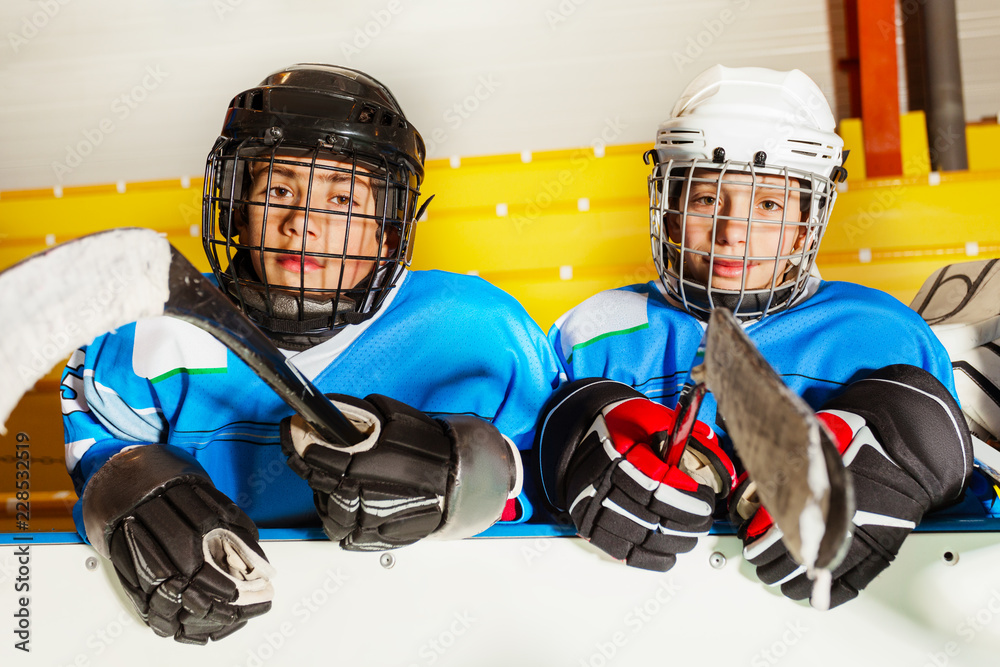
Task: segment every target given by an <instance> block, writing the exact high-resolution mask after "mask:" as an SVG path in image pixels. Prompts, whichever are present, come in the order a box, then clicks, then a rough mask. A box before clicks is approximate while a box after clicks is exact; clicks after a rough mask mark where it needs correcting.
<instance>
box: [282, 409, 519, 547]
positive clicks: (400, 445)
mask: <svg viewBox="0 0 1000 667" xmlns="http://www.w3.org/2000/svg"><path fill="white" fill-rule="evenodd" d="M328 397H329V398H330V400H332V401H333V402H334V404H335V405H336V406H337V407H338V408H339V409H340V411H341V412H343V413H344V415H345V416H346V417H347V418H348V419H350V420H351V421H352V422H354V424H355V426H357V427H358V428H359V429H360V430H361V431H362V432H363V433H365V434H367V436H368V437H367V438H366V439H365V440H363V441H362V442H361V443H359V444H357V445H353V446H351V447H343V446H341V445H335V444H330V443H327V442H324V441H323V440H322V439H321V438H320V437H319V436H318V435H317V434H316V433H315V431H313V429H312V428H310V427H309V425H308V424H307V423H306V422H305V420H303V419H302V418H301V417H300V416H299V415H293V416H292V417H288V418H286V419H285V420H283V421H282V422H281V447H282V449H283V450H284V452H285V454H286V455H287V456H288V465H289V467H291V469H292V470H294V471H295V473H296V474H298V475H299V476H300V477H302V478H303V479H304V480H306V481H307V482H308V483H309V486H310V487H312V489H313V497H314V501H315V503H316V509H317V511H318V512H319V515H320V518H321V519H322V521H323V530H324V532H325V533H326V534H327V536H328V537H329V538H330V539H331V540H333V541H335V542H339V543H340V545H341V546H342V547H344V548H345V549H350V550H354V551H381V550H384V549H394V548H396V547H402V546H406V545H408V544H412V543H414V542H416V541H417V540H420V539H422V538H424V537H427V536H429V535H432V534H433V535H434V536H435V537H436V538H440V539H459V538H462V537H470V536H472V535H475V534H477V533H480V532H482V531H483V530H485V529H487V528H489V527H490V526H491V525H493V524H494V523H495V522H496V521H497V520H498V519H499V518H500V516H501V514H502V513H503V509H504V506H505V505H506V504H507V500H508V499H509V498H514V497H516V496H517V494H518V493H519V492H520V489H521V457H520V455H519V454H518V453H517V450H516V448H515V447H514V445H513V443H511V442H510V441H509V440H507V439H506V438H505V437H504V436H503V435H501V434H500V432H499V431H498V430H497V429H496V428H495V427H494V426H493V425H492V424H490V423H489V422H486V421H483V420H482V419H478V418H476V417H470V416H466V415H454V416H450V417H448V418H447V419H443V420H436V419H431V418H430V417H428V416H427V415H425V414H424V413H423V412H420V411H419V410H416V409H414V408H411V407H410V406H408V405H406V404H405V403H401V402H399V401H396V400H393V399H391V398H388V397H386V396H379V395H377V394H372V395H370V396H368V397H366V398H365V399H364V400H361V399H358V398H354V397H351V396H343V395H340V394H330V395H328Z"/></svg>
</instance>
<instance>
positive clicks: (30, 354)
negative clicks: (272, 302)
mask: <svg viewBox="0 0 1000 667" xmlns="http://www.w3.org/2000/svg"><path fill="white" fill-rule="evenodd" d="M0 312H3V313H4V314H5V317H6V318H7V323H6V324H5V325H4V328H3V333H2V335H0V377H2V378H3V382H2V383H0V432H2V430H3V424H4V423H5V422H6V421H7V418H8V417H9V416H10V413H11V412H12V411H13V410H14V407H15V406H16V405H17V403H18V401H20V400H21V396H23V395H24V393H25V392H27V391H28V390H29V389H31V387H32V386H34V384H35V382H37V381H38V380H39V379H41V378H42V377H43V376H44V375H45V374H46V373H47V372H48V371H49V370H50V369H51V368H52V367H53V366H55V365H56V364H57V363H58V362H59V361H61V360H62V359H65V358H66V357H68V356H69V355H70V354H71V353H72V352H73V351H74V350H75V349H77V348H78V347H80V346H81V345H87V344H89V343H90V342H91V341H92V340H93V339H94V338H95V337H97V336H99V335H100V334H103V333H105V332H108V331H113V330H114V329H116V328H118V327H120V326H124V325H125V324H128V323H130V322H134V321H136V320H139V319H142V318H144V317H156V316H160V315H168V316H170V317H175V318H178V319H182V320H184V321H186V322H190V323H191V324H193V325H195V326H197V327H199V328H200V329H203V330H205V331H207V332H209V333H210V334H212V335H213V336H215V337H216V338H217V339H219V341H220V342H222V344H223V345H225V346H226V347H228V348H229V349H230V350H232V351H233V353H234V354H235V355H236V356H237V357H239V358H240V359H241V360H243V361H244V362H245V363H246V364H247V365H248V366H250V368H251V369H253V371H254V372H255V373H257V375H259V376H260V378H261V379H262V380H264V382H266V383H267V384H268V385H269V386H270V387H271V388H272V389H274V391H275V392H276V393H277V394H278V396H280V397H281V398H282V399H283V400H284V401H285V402H286V403H287V404H288V405H289V406H290V407H291V408H292V409H293V410H295V411H296V412H298V413H299V414H301V415H302V416H303V418H304V419H305V420H306V421H307V422H308V423H309V424H310V425H311V426H312V427H313V428H314V429H315V430H316V431H317V433H319V434H320V436H321V437H323V438H324V439H326V440H328V441H329V442H331V443H340V444H343V445H347V446H350V445H353V444H356V443H357V442H360V441H361V440H362V439H363V436H362V434H361V433H359V432H358V430H357V429H356V428H355V427H354V425H353V424H351V422H350V421H348V420H347V418H346V417H344V415H343V414H342V413H341V412H340V411H339V410H338V409H337V408H336V407H335V406H334V405H333V403H331V402H330V401H329V400H328V399H327V398H326V397H325V396H324V395H323V394H322V393H321V392H320V391H319V390H318V389H316V388H315V387H314V386H313V385H312V383H310V382H309V380H308V379H306V378H305V377H304V376H303V375H302V374H301V373H300V372H299V371H298V369H296V368H295V367H294V366H293V365H292V364H291V363H289V362H288V361H287V360H286V359H285V357H284V355H283V354H282V353H281V351H280V350H278V348H277V347H275V346H274V344H273V343H272V342H271V341H270V340H269V339H268V338H267V337H266V336H265V335H264V334H263V333H261V331H260V330H259V329H258V328H257V327H256V326H255V325H254V324H253V323H252V322H251V321H250V320H249V319H247V317H246V316H245V315H244V314H243V313H242V312H241V311H240V310H239V309H238V308H236V306H235V305H233V303H232V302H231V301H230V300H229V299H228V298H226V296H225V295H224V294H222V292H220V291H219V290H218V289H217V288H216V287H215V286H214V285H213V284H212V283H210V282H209V281H208V280H206V279H205V278H204V276H202V275H201V274H200V273H199V272H198V270H197V269H195V268H194V266H192V265H191V263H190V262H188V261H187V259H185V258H184V256H183V255H181V254H180V253H179V252H178V251H177V250H176V249H175V248H174V247H173V246H171V245H170V243H168V242H167V240H166V239H165V238H164V237H162V236H160V235H159V234H158V233H156V232H154V231H152V230H149V229H138V228H123V229H115V230H110V231H106V232H99V233H97V234H90V235H88V236H83V237H81V238H78V239H75V240H72V241H68V242H66V243H63V244H61V245H58V246H56V247H54V248H51V249H49V250H46V251H43V252H41V253H38V254H36V255H32V256H31V257H28V258H26V259H24V260H22V261H20V262H18V263H17V264H15V265H13V266H11V267H9V268H8V269H6V270H4V271H3V272H0Z"/></svg>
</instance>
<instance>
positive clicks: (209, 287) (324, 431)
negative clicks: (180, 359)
mask: <svg viewBox="0 0 1000 667" xmlns="http://www.w3.org/2000/svg"><path fill="white" fill-rule="evenodd" d="M170 254H171V257H170V277H169V288H170V298H169V299H167V302H166V303H165V304H164V306H163V312H164V315H169V316H170V317H175V318H177V319H181V320H184V321H185V322H190V323H191V324H193V325H195V326H196V327H198V328H200V329H203V330H205V331H207V332H208V333H210V334H212V335H213V336H215V337H216V338H217V339H219V341H220V342H221V343H222V344H223V345H225V346H226V347H228V348H229V349H230V350H232V351H233V354H235V355H236V356H237V357H239V358H240V359H241V360H242V361H243V362H244V363H245V364H246V365H247V366H249V367H250V368H251V369H253V371H254V373H256V374H257V375H258V376H259V377H260V379H262V380H263V381H264V382H266V383H267V384H268V386H269V387H271V389H273V390H274V391H275V393H277V394H278V396H280V397H281V398H282V400H284V401H285V403H287V404H288V405H289V406H290V407H291V408H292V409H293V410H295V411H296V412H297V413H299V414H300V415H301V416H302V418H303V419H305V420H306V422H308V423H309V425H310V426H312V427H313V429H315V431H316V432H317V433H318V434H319V435H320V437H322V438H323V439H324V440H326V441H327V442H330V443H339V444H342V445H345V446H351V445H355V444H357V443H359V442H361V441H362V440H364V435H363V434H362V433H361V432H359V431H358V429H357V428H355V427H354V425H353V424H352V423H351V422H350V421H348V419H347V418H346V417H344V415H343V413H342V412H341V411H340V410H338V409H337V407H336V406H335V405H334V404H333V403H331V402H330V400H329V399H328V398H327V397H326V396H324V395H323V393H322V392H320V391H319V390H318V389H316V387H314V386H313V384H312V383H311V382H310V381H309V380H308V379H307V378H306V377H305V376H303V375H302V373H301V372H300V371H299V370H298V369H297V368H295V367H294V366H293V365H292V364H291V363H290V362H289V361H288V360H287V359H285V356H284V355H283V354H282V353H281V351H280V350H279V349H278V348H277V347H276V346H275V345H274V343H272V342H271V340H270V339H269V338H268V337H267V336H265V335H264V334H263V333H261V331H260V329H258V328H257V327H256V326H255V325H254V323H253V322H251V321H250V320H249V319H248V318H247V316H246V315H244V314H243V312H242V311H240V310H239V309H238V308H236V306H235V305H234V304H233V303H232V302H231V301H230V300H229V299H228V298H226V296H225V295H224V294H223V293H222V292H221V291H219V289H218V288H216V287H215V285H213V284H212V283H210V282H209V281H208V280H206V279H205V277H204V276H202V275H201V274H200V273H199V272H198V270H197V269H195V267H194V266H192V265H191V263H190V262H189V261H188V260H187V259H186V258H185V257H184V256H183V255H181V254H180V253H179V252H178V251H177V249H176V248H174V247H173V246H171V248H170Z"/></svg>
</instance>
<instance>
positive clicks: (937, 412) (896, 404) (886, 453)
mask: <svg viewBox="0 0 1000 667" xmlns="http://www.w3.org/2000/svg"><path fill="white" fill-rule="evenodd" d="M816 416H817V417H818V418H819V420H820V421H821V422H822V423H823V424H824V425H825V426H826V431H827V432H826V433H823V434H822V437H829V438H831V439H832V440H833V442H834V444H835V445H836V446H837V448H838V449H839V450H840V452H841V454H842V455H843V457H844V465H845V466H846V468H847V470H848V472H849V473H850V475H851V478H852V482H853V485H854V496H855V506H856V511H855V514H854V528H853V533H854V538H853V540H852V541H851V546H850V548H849V550H848V552H847V555H846V556H845V558H844V560H843V562H842V563H841V564H840V565H839V566H838V567H837V568H836V569H835V570H834V571H833V572H832V576H833V587H832V590H831V591H830V607H831V608H832V607H835V606H837V605H839V604H843V603H844V602H847V601H848V600H852V599H854V598H855V597H857V595H858V591H860V590H862V589H863V588H864V587H865V586H867V585H868V584H869V583H871V581H872V580H873V579H875V577H876V576H878V574H879V573H880V572H882V571H883V570H884V569H886V568H887V567H889V564H890V563H891V562H892V560H893V559H894V558H895V556H896V553H897V552H898V551H899V548H900V546H902V544H903V540H905V539H906V536H907V535H909V534H910V532H911V531H912V530H913V529H914V528H915V527H916V526H917V524H919V523H920V520H921V519H922V518H923V517H924V515H925V514H926V513H927V512H930V511H933V510H935V509H937V508H940V507H943V506H945V505H947V504H949V503H952V502H954V501H956V500H958V499H959V498H960V496H961V494H962V491H963V489H964V486H965V483H966V481H967V480H968V478H969V475H970V474H971V471H972V445H971V442H970V439H969V435H968V428H967V426H966V423H965V420H964V419H963V417H962V412H961V410H960V409H959V407H958V404H957V403H956V401H955V399H954V398H953V397H952V396H951V394H950V393H949V392H948V390H947V389H946V388H945V387H944V386H943V385H942V384H941V383H940V382H938V380H937V378H935V377H934V376H933V375H931V374H930V373H928V372H927V371H924V370H922V369H920V368H917V367H915V366H906V365H895V366H887V367H885V368H883V369H881V370H879V371H876V372H875V373H873V374H872V375H871V376H869V377H868V378H866V379H864V380H860V381H858V382H855V383H853V384H851V385H850V386H849V387H848V388H847V389H846V390H845V391H844V392H843V393H842V394H841V395H840V396H838V397H837V398H835V399H833V400H832V401H829V402H828V403H827V404H826V405H824V406H823V409H822V410H820V411H819V412H818V413H817V414H816ZM758 508H759V503H757V501H756V497H755V492H754V487H753V483H752V482H751V481H750V480H748V479H746V476H745V475H744V476H742V477H741V479H740V482H739V483H738V485H737V489H736V491H735V492H734V493H733V496H732V499H731V502H730V516H731V518H732V520H733V522H734V523H735V524H736V525H737V526H738V527H739V529H738V534H739V536H740V537H741V538H742V539H743V544H744V550H743V554H744V556H745V557H746V558H747V560H748V561H750V562H751V563H752V564H753V565H755V566H756V567H757V576H758V577H759V578H760V580H761V581H763V582H764V583H766V584H769V585H774V586H779V585H780V586H781V592H782V593H784V594H785V595H786V596H787V597H790V598H792V599H794V600H804V599H806V598H808V597H809V596H810V593H811V592H812V582H811V581H810V580H809V579H808V578H807V576H806V574H805V568H803V567H802V566H800V565H799V564H798V563H796V562H795V561H794V560H792V558H791V556H790V555H789V554H788V552H787V550H786V549H785V547H784V544H783V543H782V542H781V531H780V530H779V529H778V527H777V526H775V525H773V524H772V522H771V518H770V516H769V515H768V513H767V511H766V510H765V509H763V508H760V509H758Z"/></svg>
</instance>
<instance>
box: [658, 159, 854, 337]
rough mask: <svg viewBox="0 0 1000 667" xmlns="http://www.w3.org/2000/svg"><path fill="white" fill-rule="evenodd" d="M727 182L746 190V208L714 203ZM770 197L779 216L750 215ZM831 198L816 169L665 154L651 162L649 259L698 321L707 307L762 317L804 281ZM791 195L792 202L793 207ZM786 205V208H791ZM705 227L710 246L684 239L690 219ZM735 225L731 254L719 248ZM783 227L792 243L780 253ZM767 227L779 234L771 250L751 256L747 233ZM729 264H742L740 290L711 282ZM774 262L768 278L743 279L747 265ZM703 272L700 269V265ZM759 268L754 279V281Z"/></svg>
mask: <svg viewBox="0 0 1000 667" xmlns="http://www.w3.org/2000/svg"><path fill="white" fill-rule="evenodd" d="M693 188H697V190H698V193H699V194H698V198H699V199H701V198H703V197H705V196H706V193H708V196H712V195H713V193H714V202H715V203H714V205H704V204H702V205H698V206H696V205H694V204H693V203H692V201H691V199H692V197H691V195H692V189H693ZM729 188H743V189H745V190H746V191H747V192H748V193H749V202H750V206H749V207H748V210H746V211H743V210H740V211H735V212H734V211H732V210H727V211H725V213H726V214H724V211H723V207H721V206H720V205H719V202H720V201H721V200H722V199H723V197H725V196H726V191H727V190H728V189H729ZM758 198H761V199H770V200H773V201H776V202H782V210H781V215H780V219H777V216H773V218H767V217H765V218H761V217H760V216H759V215H757V214H755V213H754V210H755V209H756V206H755V204H754V203H755V202H757V201H758ZM835 198H836V187H835V184H834V182H833V181H832V180H831V179H829V178H826V177H824V176H821V175H819V174H816V173H813V172H809V171H803V170H798V169H791V168H787V167H771V166H767V167H765V166H763V165H760V164H754V163H748V162H735V161H723V162H721V163H720V162H715V161H709V160H698V159H696V160H670V161H667V162H659V163H656V164H654V166H653V171H652V174H651V175H650V177H649V201H650V206H649V213H650V241H651V245H652V253H653V262H654V264H655V266H656V270H657V272H658V274H659V276H660V280H661V283H662V284H663V287H664V289H665V290H666V292H667V293H668V294H669V295H670V296H672V297H673V298H674V299H676V301H677V302H678V303H679V305H681V307H683V308H684V309H685V310H687V311H688V312H690V313H691V314H693V315H695V316H696V317H698V318H699V319H707V318H708V314H709V313H710V311H711V310H712V309H713V308H716V307H719V306H722V307H726V308H729V309H730V310H732V311H733V312H734V313H735V314H736V315H737V316H738V317H739V318H740V319H743V320H753V319H760V318H762V317H764V316H766V315H768V314H770V313H774V312H777V311H779V310H782V309H784V308H788V307H789V306H791V305H792V304H793V303H794V302H795V299H796V297H798V296H799V295H800V294H801V293H802V291H803V290H804V288H805V286H806V281H807V279H808V277H809V275H810V272H811V271H812V269H813V266H814V264H815V261H816V253H817V252H818V250H819V245H820V241H821V240H822V236H823V233H824V231H825V229H826V225H827V223H828V222H829V218H830V212H831V211H832V208H833V202H834V199H835ZM795 199H797V200H798V204H797V205H795ZM790 204H791V208H790ZM691 224H702V225H705V226H708V225H710V227H711V229H710V232H709V234H710V236H709V237H708V238H709V239H710V242H709V244H708V247H704V245H705V244H704V243H703V244H702V246H703V247H700V248H696V247H693V244H692V242H691V240H690V237H691V235H692V234H691V232H690V230H689V225H691ZM732 224H736V225H739V226H740V227H739V228H738V229H739V230H740V231H741V232H742V235H743V238H744V239H745V242H744V243H743V244H742V252H740V248H734V249H733V252H732V253H731V254H727V253H725V252H724V251H723V250H722V249H720V244H719V243H718V241H717V240H718V239H719V234H720V227H722V226H723V225H726V226H728V225H732ZM789 229H795V230H798V231H797V232H796V233H795V235H794V236H795V239H796V242H795V243H794V245H793V246H792V248H791V250H790V251H788V252H785V253H782V244H783V239H784V238H785V236H786V232H787V230H789ZM768 230H770V231H771V232H772V233H773V232H776V233H777V247H776V249H775V251H774V254H766V255H751V254H750V252H751V249H752V246H753V245H754V244H753V243H751V239H752V238H753V237H752V235H753V234H760V233H761V232H765V231H768ZM720 262H721V263H725V264H726V265H727V266H728V267H733V266H734V262H742V270H741V271H739V281H740V285H739V288H738V289H732V288H729V289H723V288H721V287H718V286H716V285H715V284H714V283H715V282H721V280H717V279H716V267H717V266H720V267H721V263H720ZM763 263H773V264H774V267H773V271H772V272H771V275H770V276H769V278H768V280H767V281H766V284H763V285H760V284H751V285H748V284H747V279H748V276H750V275H751V269H752V268H753V267H755V266H758V265H760V264H763ZM699 264H700V265H701V266H702V267H707V277H705V276H698V277H696V276H695V275H694V273H695V270H694V267H695V266H698V265H699ZM701 273H703V274H704V273H706V272H705V271H702V272H701ZM760 280H761V276H760V274H759V272H758V274H757V278H756V279H754V280H753V282H754V283H759V282H760Z"/></svg>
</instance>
